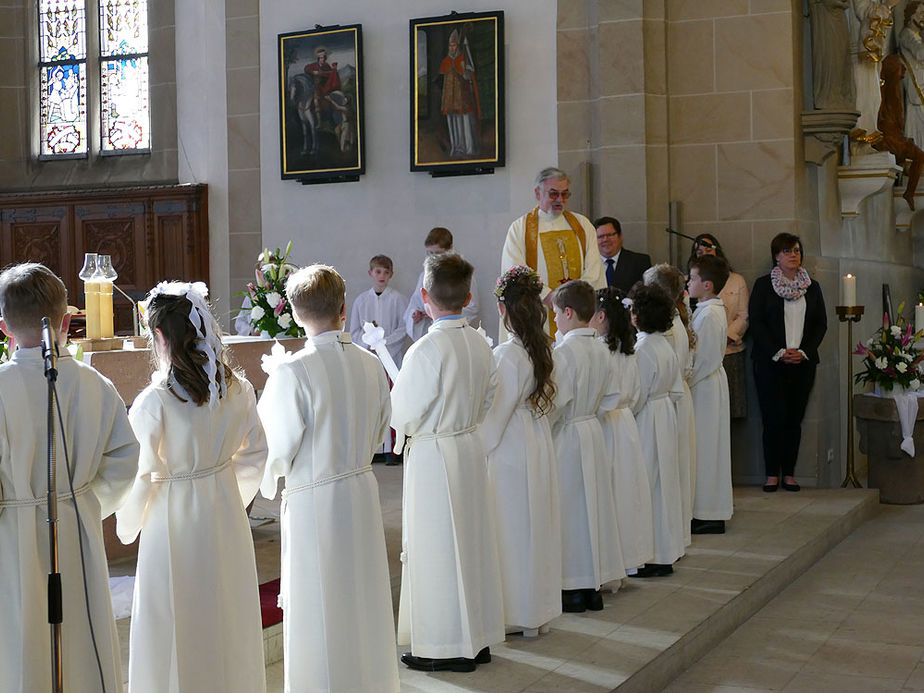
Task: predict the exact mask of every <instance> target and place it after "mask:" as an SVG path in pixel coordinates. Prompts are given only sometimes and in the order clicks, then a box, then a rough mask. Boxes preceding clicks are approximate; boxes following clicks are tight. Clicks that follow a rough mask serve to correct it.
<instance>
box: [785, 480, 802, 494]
mask: <svg viewBox="0 0 924 693" xmlns="http://www.w3.org/2000/svg"><path fill="white" fill-rule="evenodd" d="M780 486H782V487H783V490H784V491H792V492H794V493H795V492H796V491H800V490H802V487H801V486H799V484H787V483H786V482H785V481H784V482H782V483H781V484H780Z"/></svg>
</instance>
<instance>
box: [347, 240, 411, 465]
mask: <svg viewBox="0 0 924 693" xmlns="http://www.w3.org/2000/svg"><path fill="white" fill-rule="evenodd" d="M393 276H394V264H393V263H392V261H391V258H390V257H388V256H387V255H376V256H375V257H373V258H372V259H371V260H369V277H370V278H371V279H372V288H371V289H369V290H368V291H364V292H363V293H361V294H360V295H359V296H357V297H356V300H355V301H354V302H353V310H351V311H350V338H351V339H352V340H353V344H356V345H357V346H362V347H365V346H366V343H365V342H364V341H363V325H364V324H365V323H367V322H371V323H372V324H374V325H375V326H376V327H381V328H382V329H383V330H384V331H385V346H386V348H387V349H388V353H389V354H390V355H391V359H392V361H394V362H395V365H396V366H397V367H398V368H401V359H402V358H403V357H404V342H405V338H406V337H407V332H405V329H404V312H405V311H406V310H407V299H406V298H405V297H404V294H401V293H398V292H397V291H395V290H394V289H393V288H391V287H390V286H388V282H390V281H391V278H392V277H393ZM367 348H369V349H370V350H371V347H367ZM391 451H392V433H391V429H388V430H387V431H386V432H385V439H384V440H383V441H382V444H381V445H380V446H379V448H378V450H377V451H376V454H375V459H376V460H378V459H379V458H381V457H382V456H384V457H385V464H387V465H390V466H393V465H396V464H400V461H401V458H400V457H396V456H395V455H392V454H391Z"/></svg>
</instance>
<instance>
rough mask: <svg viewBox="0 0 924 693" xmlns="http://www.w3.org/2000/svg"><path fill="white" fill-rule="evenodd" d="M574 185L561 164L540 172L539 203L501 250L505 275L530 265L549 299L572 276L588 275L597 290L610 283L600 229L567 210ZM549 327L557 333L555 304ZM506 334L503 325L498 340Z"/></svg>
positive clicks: (510, 230)
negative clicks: (599, 241) (599, 239)
mask: <svg viewBox="0 0 924 693" xmlns="http://www.w3.org/2000/svg"><path fill="white" fill-rule="evenodd" d="M570 185H571V184H570V181H569V180H568V174H567V173H565V172H564V171H562V170H561V169H559V168H554V167H549V168H545V169H543V170H542V171H540V172H539V174H538V175H537V176H536V189H535V194H536V200H537V201H538V203H539V204H538V205H537V206H536V207H534V208H533V209H532V210H531V211H530V212H527V213H526V214H524V215H523V216H521V217H520V218H519V219H517V220H516V221H514V222H513V223H512V224H511V225H510V228H508V229H507V238H506V240H505V241H504V249H503V252H502V254H501V266H500V272H501V274H503V273H504V272H506V271H507V270H508V269H510V268H511V267H513V266H514V265H526V266H527V267H532V268H533V269H534V270H536V271H537V272H538V273H539V277H540V278H541V279H542V283H543V284H544V285H545V288H544V289H543V290H542V299H543V300H544V301H546V303H547V304H548V300H549V299H548V297H549V294H551V292H552V291H554V290H555V289H557V288H558V287H559V286H561V285H562V284H564V283H565V282H567V281H570V280H571V279H583V280H584V281H586V282H587V283H588V284H590V285H591V286H592V287H593V288H594V289H602V288H603V287H605V286H606V273H605V271H604V268H603V260H602V259H601V258H600V253H599V251H598V250H597V241H596V238H597V231H596V229H594V226H593V224H591V222H590V220H589V219H588V218H587V217H585V216H584V215H582V214H577V213H573V212H570V211H568V210H566V209H565V207H566V206H567V204H568V199H569V198H570V197H571V189H570ZM548 328H549V335H551V336H554V335H555V332H556V328H555V318H554V315H552V310H551V307H550V308H549V314H548ZM506 339H507V335H506V330H505V329H504V326H503V324H501V326H500V337H499V339H498V341H499V342H503V341H505V340H506Z"/></svg>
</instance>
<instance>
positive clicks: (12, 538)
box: [0, 263, 138, 693]
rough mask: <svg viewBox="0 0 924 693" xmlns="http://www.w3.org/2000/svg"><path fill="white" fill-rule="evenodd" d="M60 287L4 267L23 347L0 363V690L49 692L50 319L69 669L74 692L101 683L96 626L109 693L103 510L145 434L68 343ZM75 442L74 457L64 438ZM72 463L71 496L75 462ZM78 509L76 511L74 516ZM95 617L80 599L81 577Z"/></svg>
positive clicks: (112, 658) (12, 318)
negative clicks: (46, 337) (45, 344)
mask: <svg viewBox="0 0 924 693" xmlns="http://www.w3.org/2000/svg"><path fill="white" fill-rule="evenodd" d="M66 311H67V292H66V290H65V288H64V284H63V283H62V282H61V280H60V279H58V277H56V276H55V275H54V274H53V273H52V272H51V271H50V270H48V268H46V267H44V266H43V265H39V264H36V263H27V264H22V265H16V266H14V267H11V268H9V269H7V270H5V271H4V272H3V273H2V274H0V313H2V315H3V318H2V320H0V330H3V332H4V333H6V334H7V335H12V336H13V338H14V341H15V343H16V344H17V345H18V347H19V348H18V350H17V351H16V352H14V354H13V357H12V359H11V360H10V361H9V362H8V363H5V364H3V365H2V366H0V557H2V558H0V594H2V595H3V597H2V598H0V690H2V691H48V690H52V676H51V646H50V642H49V637H48V633H49V626H48V610H47V603H48V602H47V587H46V585H47V582H48V574H49V572H50V567H49V566H50V559H49V549H48V541H47V540H48V528H47V517H48V515H47V513H48V509H47V505H46V497H47V496H46V494H47V489H48V478H47V457H46V431H45V420H46V415H47V387H46V381H45V377H44V370H45V369H44V360H43V357H42V346H41V344H42V318H43V317H47V318H48V319H49V323H50V324H51V325H52V326H53V327H54V329H55V331H56V334H57V335H58V339H57V341H58V344H59V345H61V348H60V350H59V355H58V359H57V372H58V376H57V385H56V390H57V399H58V402H59V403H60V407H61V415H62V417H63V419H64V426H63V430H62V429H59V428H58V423H57V417H56V422H55V429H56V437H57V441H58V442H57V474H56V482H57V495H58V502H57V507H58V537H59V545H58V559H59V560H58V568H59V572H60V575H61V586H62V595H63V597H62V603H63V607H64V619H63V623H62V625H61V632H62V638H61V640H62V656H63V661H62V671H61V673H62V677H63V680H64V684H65V686H66V690H67V691H75V692H78V693H97V692H98V691H100V690H102V687H103V682H101V681H100V672H99V669H98V668H97V660H96V653H95V652H94V649H93V643H92V640H91V638H90V627H91V623H92V628H93V631H94V633H95V635H96V645H97V650H98V653H99V663H100V665H101V667H102V677H103V681H104V682H105V687H106V690H107V691H121V690H122V680H123V679H122V670H121V666H120V654H119V652H120V649H119V641H118V636H117V634H116V627H115V620H114V619H113V616H112V605H111V601H110V595H109V570H108V566H107V564H106V552H105V548H104V545H103V530H102V519H103V518H104V517H107V516H108V515H111V514H112V513H113V512H114V511H115V510H116V509H117V508H118V507H119V506H120V505H121V504H122V502H123V500H124V499H125V496H126V495H127V494H128V492H129V491H130V489H131V487H132V482H133V481H134V478H135V474H136V472H137V470H138V443H137V441H136V440H135V436H134V435H133V434H132V429H131V426H130V425H129V423H128V416H127V415H126V413H125V404H124V402H123V401H122V399H121V398H120V397H119V394H118V393H117V392H116V389H115V387H113V385H112V383H110V382H109V381H108V380H106V379H105V378H103V377H102V376H101V375H100V374H99V373H97V372H96V371H95V370H93V369H92V368H90V367H89V366H85V365H83V364H82V363H79V362H77V361H75V360H74V359H73V358H71V356H70V354H68V352H67V351H66V350H65V349H64V348H63V344H64V343H65V341H66V335H67V328H68V324H69V322H70V316H69V315H67V312H66ZM65 441H66V443H67V452H68V454H67V456H65V454H64V442H65ZM68 460H69V464H70V466H71V469H72V470H73V493H72V492H71V487H70V485H69V483H68V472H67V464H68ZM78 513H79V516H78ZM78 532H79V533H80V534H82V535H83V554H84V556H83V566H84V567H85V568H86V589H87V592H88V593H89V612H90V622H88V620H87V608H86V607H85V606H84V599H85V597H84V578H83V576H82V574H81V554H80V550H79V544H78Z"/></svg>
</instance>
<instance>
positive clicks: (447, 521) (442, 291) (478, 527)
mask: <svg viewBox="0 0 924 693" xmlns="http://www.w3.org/2000/svg"><path fill="white" fill-rule="evenodd" d="M424 272H425V277H424V293H423V296H424V302H425V305H426V307H427V311H428V313H429V315H430V317H431V318H432V319H433V325H432V326H431V327H430V331H429V332H428V333H427V335H426V336H425V337H424V338H422V339H420V340H419V341H417V342H415V343H414V345H413V346H411V348H410V349H409V350H408V352H407V354H406V355H405V359H404V367H403V368H402V369H401V372H400V373H399V375H398V379H397V380H396V381H395V384H394V387H393V389H392V393H391V399H392V410H393V411H392V419H391V424H392V426H393V427H394V429H395V431H396V433H397V447H398V451H399V452H400V446H402V445H403V443H404V438H405V436H407V437H408V439H409V440H408V452H407V454H406V455H405V467H404V503H403V522H402V551H401V561H402V564H403V566H402V573H401V603H400V607H399V612H398V642H399V643H400V644H407V643H410V645H411V652H409V653H406V654H405V655H404V656H402V661H403V662H404V663H405V664H407V665H408V666H409V667H411V668H414V669H421V670H425V671H439V670H450V671H474V669H475V667H476V666H477V665H478V664H482V663H485V662H488V661H490V652H489V650H488V647H489V646H490V645H494V644H496V643H499V642H502V641H503V640H504V610H503V603H502V597H501V577H500V566H499V560H498V555H497V536H496V530H495V526H494V513H493V501H492V499H491V498H490V497H489V495H488V494H489V483H488V474H487V470H486V469H485V454H484V448H483V446H482V442H481V438H480V437H479V435H478V426H479V424H480V423H481V422H482V421H483V420H484V417H485V413H486V412H487V411H488V408H489V407H490V405H491V401H492V399H493V397H494V392H495V388H496V387H497V373H496V368H495V365H494V359H493V357H492V355H491V349H490V347H489V346H488V344H487V342H486V341H485V339H484V338H483V337H482V336H481V335H480V334H478V333H477V332H476V331H475V330H474V329H472V328H471V327H470V326H469V325H468V324H467V322H466V321H465V319H464V318H463V317H462V316H461V309H462V306H463V305H464V303H465V302H466V301H467V300H468V296H469V287H470V278H471V272H472V266H471V265H470V264H469V263H468V262H465V260H463V259H462V258H461V257H459V256H458V255H456V254H455V253H443V254H440V255H431V256H430V257H428V258H427V260H426V263H425V266H424Z"/></svg>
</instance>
